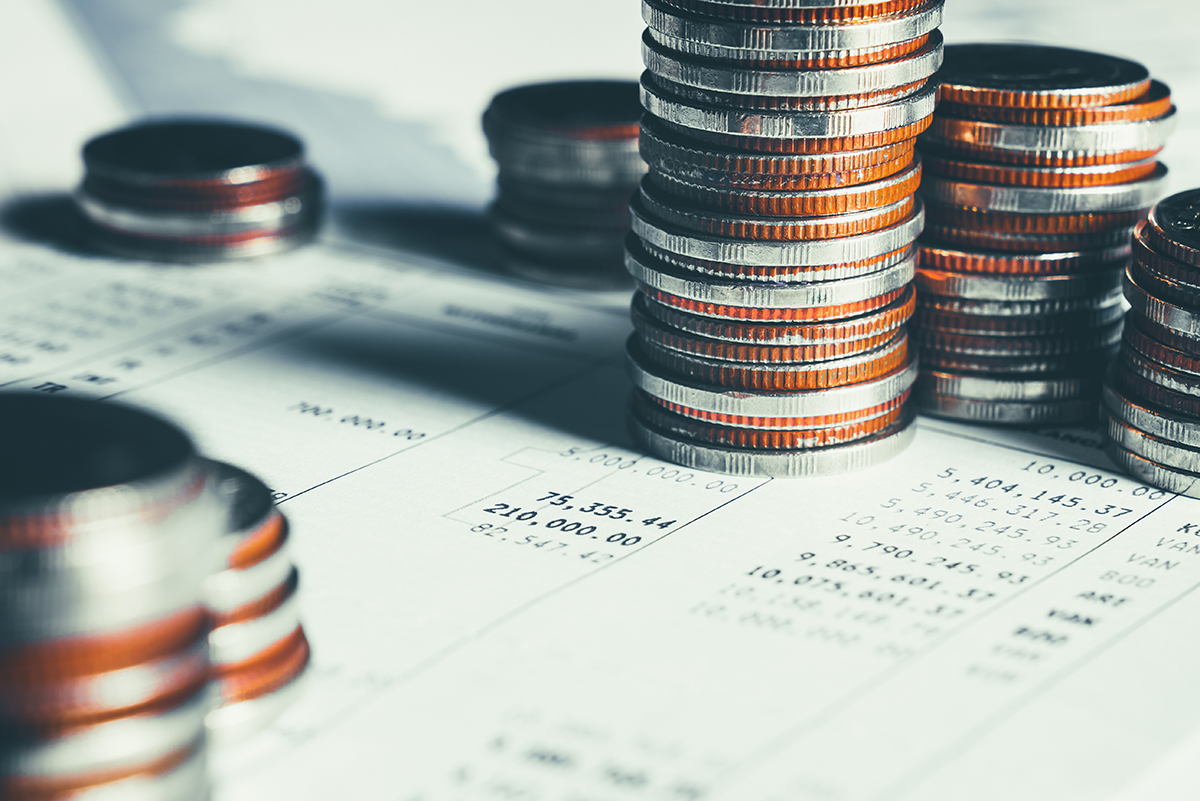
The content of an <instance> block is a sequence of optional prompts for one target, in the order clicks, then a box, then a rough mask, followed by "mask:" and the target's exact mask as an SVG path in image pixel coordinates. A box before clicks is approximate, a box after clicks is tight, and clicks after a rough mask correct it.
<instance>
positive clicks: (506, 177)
mask: <svg viewBox="0 0 1200 801" xmlns="http://www.w3.org/2000/svg"><path fill="white" fill-rule="evenodd" d="M641 113H642V109H641V106H640V105H639V104H638V98H637V84H636V83H633V82H632V81H562V82H557V83H543V84H532V85H529V86H519V87H516V88H515V89H509V90H507V91H504V92H501V93H500V94H498V95H496V96H495V97H494V98H493V99H492V102H491V104H490V105H489V106H488V108H487V111H486V112H484V115H483V130H484V133H485V134H486V135H487V138H488V146H489V149H490V150H491V153H492V156H493V158H495V159H496V162H497V165H498V166H499V177H498V186H497V189H498V192H497V197H496V201H495V203H494V204H492V207H491V210H490V214H491V217H492V223H493V226H494V228H495V231H496V235H497V238H498V239H499V240H500V260H501V263H502V265H503V266H504V267H505V269H507V270H508V271H509V272H511V273H514V274H516V275H520V276H522V277H524V278H529V279H531V280H534V281H544V282H546V283H552V284H558V285H560V286H569V287H576V288H579V289H624V288H626V287H628V286H629V276H628V275H626V274H625V271H624V269H623V268H622V261H621V250H622V249H621V243H622V242H623V241H624V239H625V233H626V232H627V231H628V230H629V211H628V208H629V196H630V195H631V194H633V191H634V190H635V189H636V188H637V182H638V179H639V178H641V177H642V174H643V173H645V172H646V165H645V164H644V163H643V162H642V159H641V157H640V156H639V155H638V152H637V134H638V118H639V117H641Z"/></svg>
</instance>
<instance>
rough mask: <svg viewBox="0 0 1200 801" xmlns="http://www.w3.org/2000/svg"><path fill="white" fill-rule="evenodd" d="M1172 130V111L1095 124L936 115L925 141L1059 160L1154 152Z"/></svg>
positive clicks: (951, 148)
mask: <svg viewBox="0 0 1200 801" xmlns="http://www.w3.org/2000/svg"><path fill="white" fill-rule="evenodd" d="M1174 130H1175V109H1174V108H1172V109H1171V111H1170V112H1168V113H1167V114H1165V115H1163V116H1162V117H1157V118H1155V119H1152V120H1144V121H1140V122H1116V123H1103V124H1098V125H1077V126H1066V125H1055V126H1050V125H1009V124H1006V123H998V122H983V121H980V120H964V119H959V118H957V117H947V116H944V115H939V116H938V117H936V118H934V121H933V124H932V125H931V126H930V128H929V130H928V131H927V132H926V133H925V137H926V139H927V140H928V141H930V142H933V143H935V144H937V145H939V146H941V147H945V148H947V149H949V150H954V149H955V148H954V145H955V143H958V142H963V143H970V144H971V145H973V146H978V147H989V148H995V149H998V150H1016V151H1021V152H1025V153H1047V154H1054V155H1055V156H1058V157H1060V158H1067V157H1070V156H1075V155H1079V156H1082V155H1089V154H1094V153H1112V152H1120V151H1127V150H1138V151H1145V150H1157V149H1158V148H1161V147H1162V146H1163V145H1165V144H1166V142H1167V137H1168V136H1169V135H1170V134H1171V132H1172V131H1174Z"/></svg>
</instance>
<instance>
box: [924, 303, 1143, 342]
mask: <svg viewBox="0 0 1200 801" xmlns="http://www.w3.org/2000/svg"><path fill="white" fill-rule="evenodd" d="M1124 315H1125V310H1124V309H1123V308H1121V305H1120V304H1119V303H1113V304H1110V305H1108V306H1100V307H1098V308H1096V309H1088V310H1085V311H1078V312H1066V313H1063V314H1054V315H1050V314H1039V315H1036V316H1035V315H1030V316H1015V315H996V316H987V315H982V314H963V313H961V312H951V311H941V310H937V309H931V308H929V307H927V306H923V305H921V304H918V306H917V313H916V316H915V317H914V320H913V324H914V325H915V326H916V327H918V328H921V329H929V330H934V331H940V332H943V333H947V334H969V335H979V336H994V337H1044V336H1055V335H1059V336H1061V335H1071V334H1074V333H1076V332H1079V331H1085V330H1088V329H1094V328H1099V327H1103V326H1106V325H1111V324H1112V323H1115V322H1117V321H1118V320H1120V319H1121V318H1122V317H1123V316H1124Z"/></svg>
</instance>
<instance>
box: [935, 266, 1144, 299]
mask: <svg viewBox="0 0 1200 801" xmlns="http://www.w3.org/2000/svg"><path fill="white" fill-rule="evenodd" d="M1121 274H1122V271H1121V270H1119V269H1118V270H1104V271H1094V272H1087V273H1076V274H1073V275H1072V274H1067V275H1030V276H1011V275H1004V276H991V275H975V274H971V273H952V272H947V271H945V270H926V269H924V268H920V269H918V270H917V274H916V278H915V279H914V280H915V282H916V285H917V288H918V289H919V290H920V291H922V292H928V293H930V294H932V295H942V296H945V297H954V298H963V299H967V300H994V301H1005V302H1019V301H1047V300H1072V299H1076V298H1084V297H1089V296H1092V297H1095V296H1100V295H1109V294H1110V293H1111V292H1112V290H1113V289H1114V288H1115V287H1117V286H1119V285H1120V282H1121Z"/></svg>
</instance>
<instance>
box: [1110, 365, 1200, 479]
mask: <svg viewBox="0 0 1200 801" xmlns="http://www.w3.org/2000/svg"><path fill="white" fill-rule="evenodd" d="M1102 398H1103V400H1104V406H1105V408H1106V409H1107V410H1108V413H1109V414H1110V415H1112V416H1113V417H1115V418H1117V419H1119V420H1121V421H1123V422H1125V423H1127V424H1129V425H1130V426H1132V427H1134V428H1136V429H1139V430H1140V431H1144V432H1145V433H1147V434H1150V435H1152V436H1155V437H1157V438H1159V439H1164V440H1167V441H1168V442H1174V443H1177V444H1179V445H1183V446H1185V447H1188V448H1200V418H1196V417H1189V416H1188V415H1185V414H1183V413H1181V412H1168V411H1166V410H1165V409H1164V410H1159V409H1155V408H1151V406H1150V405H1149V404H1143V403H1141V402H1140V401H1134V400H1130V399H1129V398H1127V397H1126V396H1125V395H1124V394H1123V393H1122V392H1121V391H1120V390H1118V389H1117V388H1116V385H1115V381H1114V371H1113V370H1112V369H1111V368H1110V369H1109V371H1108V373H1107V374H1106V375H1105V378H1104V389H1103V391H1102ZM1198 464H1200V463H1198Z"/></svg>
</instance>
